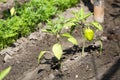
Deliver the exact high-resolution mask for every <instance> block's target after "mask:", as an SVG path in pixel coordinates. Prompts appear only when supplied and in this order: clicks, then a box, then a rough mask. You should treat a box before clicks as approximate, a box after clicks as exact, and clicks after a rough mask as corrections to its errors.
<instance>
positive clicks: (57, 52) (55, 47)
mask: <svg viewBox="0 0 120 80" xmlns="http://www.w3.org/2000/svg"><path fill="white" fill-rule="evenodd" d="M52 51H53V53H54V56H55V57H56V58H57V59H58V60H60V59H61V57H62V46H61V44H60V43H56V44H54V45H53V48H52Z"/></svg>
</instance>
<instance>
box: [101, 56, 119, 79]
mask: <svg viewBox="0 0 120 80" xmlns="http://www.w3.org/2000/svg"><path fill="white" fill-rule="evenodd" d="M119 69H120V58H119V59H118V60H117V61H116V62H115V63H114V64H113V65H112V66H111V67H110V68H109V69H108V71H107V72H106V73H105V74H104V75H103V77H102V79H101V80H111V78H112V77H113V76H114V75H115V73H116V72H117V71H118V70H119Z"/></svg>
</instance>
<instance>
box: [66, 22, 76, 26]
mask: <svg viewBox="0 0 120 80" xmlns="http://www.w3.org/2000/svg"><path fill="white" fill-rule="evenodd" d="M74 25H75V23H73V22H68V23H66V24H64V27H71V26H74Z"/></svg>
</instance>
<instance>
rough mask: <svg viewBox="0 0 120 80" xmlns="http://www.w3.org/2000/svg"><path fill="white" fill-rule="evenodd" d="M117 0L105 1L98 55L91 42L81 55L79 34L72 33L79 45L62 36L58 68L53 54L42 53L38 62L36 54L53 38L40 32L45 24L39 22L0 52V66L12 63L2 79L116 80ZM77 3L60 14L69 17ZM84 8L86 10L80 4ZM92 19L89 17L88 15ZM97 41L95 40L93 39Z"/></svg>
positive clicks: (119, 60)
mask: <svg viewBox="0 0 120 80" xmlns="http://www.w3.org/2000/svg"><path fill="white" fill-rule="evenodd" d="M118 3H120V2H119V1H118V2H117V1H116V2H115V1H113V0H106V1H105V4H106V5H105V6H106V8H105V12H106V13H105V22H104V23H103V24H102V25H103V27H104V33H103V34H102V35H101V37H102V38H103V52H102V53H101V55H100V54H99V51H98V49H97V48H96V47H91V46H90V45H93V43H91V44H89V43H87V44H86V46H85V55H84V56H81V47H82V46H81V44H82V38H81V37H80V36H79V34H77V33H74V35H75V37H76V38H77V40H79V47H75V46H73V45H72V44H70V43H68V42H66V40H65V39H63V41H62V43H63V48H64V55H63V57H62V60H63V61H62V68H61V70H59V68H58V67H57V66H55V67H54V65H55V64H52V63H55V62H54V61H55V60H54V58H53V56H51V55H50V54H46V55H45V57H46V59H44V60H42V64H40V65H38V63H37V58H38V55H39V53H40V51H42V50H51V48H52V45H53V44H54V43H55V42H56V41H57V40H56V39H54V36H52V35H49V34H46V33H43V32H41V28H42V27H43V26H45V25H41V24H39V25H38V26H39V29H38V30H37V31H36V32H34V33H32V34H30V36H28V38H24V37H22V38H20V39H18V40H17V41H16V42H15V43H14V45H13V46H12V47H8V48H6V49H4V50H2V51H1V52H0V54H1V55H0V70H3V69H5V68H6V67H8V66H10V65H11V66H12V70H11V72H10V73H9V75H8V76H7V77H6V78H5V80H98V79H100V80H120V76H119V74H120V35H119V34H120V25H119V21H120V16H119V10H120V9H119V4H118ZM81 6H83V5H81V4H80V6H78V7H74V8H70V9H68V10H66V11H65V12H64V13H63V14H62V15H64V16H65V17H67V18H69V17H71V15H70V11H73V10H78V9H79V8H80V7H81ZM84 9H85V12H89V10H88V9H87V7H86V6H84ZM89 20H92V17H91V18H90V19H89ZM95 43H97V42H95Z"/></svg>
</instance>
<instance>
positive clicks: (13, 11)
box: [10, 7, 15, 16]
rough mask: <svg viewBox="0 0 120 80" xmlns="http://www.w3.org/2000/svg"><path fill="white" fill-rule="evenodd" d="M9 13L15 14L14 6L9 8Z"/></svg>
mask: <svg viewBox="0 0 120 80" xmlns="http://www.w3.org/2000/svg"><path fill="white" fill-rule="evenodd" d="M10 14H11V16H13V15H14V14H15V8H14V7H12V8H11V9H10Z"/></svg>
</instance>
